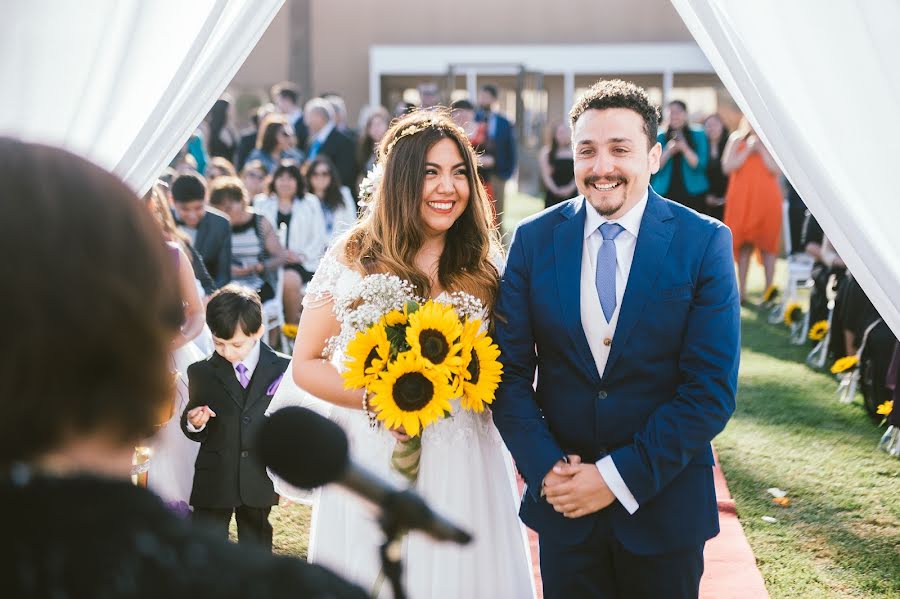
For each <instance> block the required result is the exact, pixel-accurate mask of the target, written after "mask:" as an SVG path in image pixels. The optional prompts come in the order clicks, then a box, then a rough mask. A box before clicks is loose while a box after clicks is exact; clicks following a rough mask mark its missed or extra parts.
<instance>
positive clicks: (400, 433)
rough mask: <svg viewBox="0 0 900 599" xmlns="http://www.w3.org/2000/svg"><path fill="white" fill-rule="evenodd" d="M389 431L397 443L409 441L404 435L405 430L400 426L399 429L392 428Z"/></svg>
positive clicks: (407, 436) (408, 437)
mask: <svg viewBox="0 0 900 599" xmlns="http://www.w3.org/2000/svg"><path fill="white" fill-rule="evenodd" d="M390 430H391V434H392V435H394V438H395V439H397V440H398V441H409V440H410V438H411V437H410V436H409V435H407V434H406V429H405V428H403V427H402V426H401V427H399V428H392V429H390Z"/></svg>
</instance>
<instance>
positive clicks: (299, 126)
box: [271, 81, 309, 151]
mask: <svg viewBox="0 0 900 599" xmlns="http://www.w3.org/2000/svg"><path fill="white" fill-rule="evenodd" d="M271 96H272V102H274V103H275V106H277V107H278V112H280V113H281V114H283V115H284V116H285V117H287V119H288V122H289V123H290V124H291V127H293V128H294V136H295V137H296V140H297V149H298V150H300V151H302V150H303V149H304V148H306V142H307V138H308V136H309V131H308V130H307V128H306V123H305V122H304V120H303V107H302V106H301V105H300V88H299V87H297V86H296V85H294V84H293V83H291V82H290V81H282V82H281V83H277V84H275V85H273V86H272V91H271Z"/></svg>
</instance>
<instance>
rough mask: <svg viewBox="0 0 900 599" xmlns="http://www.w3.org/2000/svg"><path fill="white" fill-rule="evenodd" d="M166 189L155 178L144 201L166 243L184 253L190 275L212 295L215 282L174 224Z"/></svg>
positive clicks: (206, 292)
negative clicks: (175, 246) (172, 244)
mask: <svg viewBox="0 0 900 599" xmlns="http://www.w3.org/2000/svg"><path fill="white" fill-rule="evenodd" d="M167 190H168V186H167V185H166V184H165V183H163V182H162V181H160V180H157V182H156V183H154V184H153V185H152V186H151V187H150V191H148V192H147V194H146V195H145V196H144V203H145V204H146V206H147V209H148V210H149V211H150V213H151V214H152V215H153V218H154V219H155V220H156V223H157V224H158V225H159V227H160V230H161V231H162V234H163V239H165V240H166V242H168V243H175V244H176V245H177V247H178V248H179V250H180V252H181V253H183V254H184V255H185V257H186V259H187V264H188V265H189V266H190V268H191V271H192V273H191V275H192V276H193V277H194V281H195V283H196V284H197V285H199V286H200V289H201V290H202V291H203V295H212V292H213V291H215V290H216V285H215V282H214V281H213V279H212V277H211V276H209V271H207V270H206V265H205V264H204V263H203V256H201V255H200V252H198V251H197V249H196V248H195V247H194V245H193V244H192V243H191V239H190V237H188V236H187V234H186V233H184V232H183V231H181V230H180V229H179V228H178V225H176V224H175V218H174V217H173V216H172V210H171V208H170V207H169V202H168V200H167V196H168V191H167ZM179 261H180V259H179ZM195 286H196V285H195ZM200 320H201V321H202V320H203V317H202V316H200Z"/></svg>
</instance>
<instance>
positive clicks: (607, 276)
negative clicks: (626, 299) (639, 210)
mask: <svg viewBox="0 0 900 599" xmlns="http://www.w3.org/2000/svg"><path fill="white" fill-rule="evenodd" d="M624 230H625V229H624V228H622V225H619V224H616V223H603V224H602V225H600V235H601V236H602V237H603V243H602V244H600V249H599V250H598V251H597V278H596V279H595V281H594V283H595V284H596V285H597V295H599V296H600V307H601V308H603V316H604V317H606V322H611V321H612V317H613V313H614V312H615V311H616V237H618V236H619V233H621V232H622V231H624Z"/></svg>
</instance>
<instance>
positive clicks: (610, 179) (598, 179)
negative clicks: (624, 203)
mask: <svg viewBox="0 0 900 599" xmlns="http://www.w3.org/2000/svg"><path fill="white" fill-rule="evenodd" d="M597 183H622V184H623V185H624V184H626V183H628V179H626V178H625V177H597V176H592V177H585V179H584V184H585V185H595V184H597Z"/></svg>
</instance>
